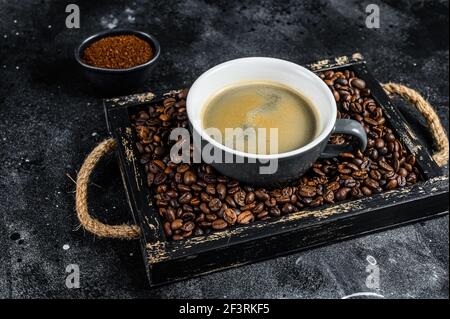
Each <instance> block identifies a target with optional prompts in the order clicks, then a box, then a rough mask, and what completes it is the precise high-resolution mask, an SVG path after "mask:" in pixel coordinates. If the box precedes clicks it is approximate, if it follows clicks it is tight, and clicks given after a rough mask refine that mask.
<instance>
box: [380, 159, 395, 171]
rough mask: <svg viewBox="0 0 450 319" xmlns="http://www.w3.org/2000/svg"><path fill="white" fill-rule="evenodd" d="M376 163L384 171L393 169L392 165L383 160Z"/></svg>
mask: <svg viewBox="0 0 450 319" xmlns="http://www.w3.org/2000/svg"><path fill="white" fill-rule="evenodd" d="M378 165H379V166H380V168H382V169H384V170H386V171H394V169H393V168H392V166H391V165H389V164H388V163H386V162H385V161H379V162H378Z"/></svg>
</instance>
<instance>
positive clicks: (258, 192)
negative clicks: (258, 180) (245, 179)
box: [255, 190, 270, 201]
mask: <svg viewBox="0 0 450 319" xmlns="http://www.w3.org/2000/svg"><path fill="white" fill-rule="evenodd" d="M255 196H256V198H257V199H259V200H261V201H266V200H268V199H269V198H270V196H269V194H267V193H266V192H264V191H262V190H256V191H255Z"/></svg>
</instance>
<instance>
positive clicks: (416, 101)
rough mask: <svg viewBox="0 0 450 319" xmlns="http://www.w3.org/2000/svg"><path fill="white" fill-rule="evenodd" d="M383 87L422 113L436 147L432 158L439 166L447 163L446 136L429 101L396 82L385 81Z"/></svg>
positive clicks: (447, 148)
mask: <svg viewBox="0 0 450 319" xmlns="http://www.w3.org/2000/svg"><path fill="white" fill-rule="evenodd" d="M383 88H384V90H385V91H386V92H387V93H388V94H397V95H399V96H401V97H402V98H403V99H405V100H406V101H408V102H409V103H411V104H412V105H414V106H415V107H416V109H417V110H418V111H419V112H420V113H422V115H423V117H424V118H425V120H426V121H427V123H428V126H429V127H430V131H431V134H432V135H433V139H434V142H435V145H436V148H437V152H436V153H434V154H433V159H434V160H435V162H436V163H437V164H438V165H439V166H444V165H445V164H447V162H448V155H449V154H448V152H449V147H448V138H447V136H446V134H445V130H444V127H443V126H442V124H441V121H440V120H439V117H438V116H437V114H436V112H435V111H434V109H433V107H432V106H431V105H430V103H428V102H427V101H426V100H425V99H424V98H423V97H422V95H420V94H419V93H418V92H417V91H415V90H413V89H410V88H409V87H406V86H404V85H401V84H398V83H386V84H383Z"/></svg>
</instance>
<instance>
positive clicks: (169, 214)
mask: <svg viewBox="0 0 450 319" xmlns="http://www.w3.org/2000/svg"><path fill="white" fill-rule="evenodd" d="M164 217H165V218H166V220H167V221H169V222H173V221H174V220H175V217H176V216H175V209H173V208H172V207H168V208H167V209H166V211H165V212H164Z"/></svg>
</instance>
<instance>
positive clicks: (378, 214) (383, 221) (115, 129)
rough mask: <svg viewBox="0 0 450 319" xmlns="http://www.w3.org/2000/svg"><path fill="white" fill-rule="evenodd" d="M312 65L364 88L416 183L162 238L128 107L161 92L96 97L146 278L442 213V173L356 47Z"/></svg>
mask: <svg viewBox="0 0 450 319" xmlns="http://www.w3.org/2000/svg"><path fill="white" fill-rule="evenodd" d="M307 67H309V68H310V69H311V70H312V71H314V72H320V71H324V70H328V69H332V70H339V69H350V70H353V71H354V72H355V73H356V74H357V75H358V77H360V78H362V79H363V80H364V81H365V82H366V83H367V86H368V87H369V88H370V89H371V92H372V96H373V98H374V99H375V100H376V101H377V103H378V104H379V105H380V106H381V107H382V108H383V110H384V114H385V116H386V119H387V121H388V122H389V123H395V125H392V126H391V128H394V130H395V131H396V132H395V133H396V134H397V136H399V139H400V140H401V141H402V142H403V144H404V145H405V147H407V148H408V150H409V151H410V152H411V153H412V154H414V155H415V156H416V158H417V165H418V167H419V169H420V170H421V172H422V179H423V180H421V181H419V182H418V183H417V184H415V185H413V186H410V187H405V188H401V189H397V190H393V191H389V192H384V193H380V194H376V195H373V196H371V197H368V198H362V199H359V200H352V201H347V202H343V203H338V204H334V205H328V206H325V207H320V208H317V209H304V210H302V211H300V212H297V213H291V214H289V215H286V216H283V217H280V218H273V219H269V220H266V221H259V222H254V223H251V224H249V225H244V226H237V227H231V228H229V229H227V230H224V231H222V232H215V233H212V234H209V235H206V236H199V237H192V238H188V239H186V240H181V241H167V240H166V238H165V235H164V232H163V228H162V224H161V220H160V217H159V214H158V211H157V209H155V208H154V207H153V198H152V195H151V193H150V190H149V188H148V187H147V184H146V175H145V172H144V168H143V165H141V164H140V163H139V161H138V157H137V154H138V152H137V150H136V149H135V142H136V138H135V135H134V132H133V129H132V127H131V122H130V118H129V114H130V112H132V111H133V110H136V108H139V107H140V106H142V105H143V104H145V105H149V104H151V103H155V102H159V101H161V100H162V99H163V98H164V97H167V95H171V94H175V93H176V91H172V92H169V93H166V94H153V93H146V94H137V95H131V96H125V97H119V98H113V99H107V100H104V107H105V113H106V121H107V125H108V129H109V131H110V133H111V135H112V136H113V137H114V138H115V139H116V140H117V141H118V142H119V143H117V144H118V150H117V154H118V158H119V162H120V168H121V174H122V178H123V182H124V186H125V192H126V194H127V198H128V203H129V206H130V210H131V213H132V215H133V218H134V221H135V222H136V224H137V225H139V226H140V227H141V229H142V233H143V236H142V237H141V239H140V241H141V247H142V252H143V257H144V262H145V267H146V269H147V275H148V279H149V282H150V285H151V286H156V285H161V284H165V283H168V282H173V281H177V280H181V279H186V278H191V277H193V276H197V275H201V274H207V273H210V272H214V271H218V270H222V269H226V268H230V267H236V266H239V265H243V264H248V263H252V262H256V261H260V260H264V259H268V258H274V257H277V256H281V255H286V254H289V253H294V252H297V251H300V250H303V249H309V248H312V247H315V246H318V245H324V244H330V243H334V242H337V241H340V240H344V239H347V238H353V237H356V236H359V235H363V234H367V233H371V232H375V231H380V230H383V229H387V228H391V227H395V226H399V225H403V224H406V223H410V222H414V221H418V220H423V219H427V218H431V217H435V216H440V215H443V214H447V213H448V196H449V193H448V175H447V174H446V173H444V172H443V171H442V170H441V169H440V168H439V167H438V166H437V164H436V163H435V162H434V161H433V158H432V157H431V156H430V153H429V152H428V150H427V149H426V148H425V147H424V146H423V145H422V143H421V142H420V141H419V140H418V139H417V137H416V135H415V134H414V132H413V131H412V130H411V128H410V127H409V126H408V124H407V123H406V121H405V119H404V117H403V116H402V115H401V114H400V113H399V112H398V111H397V109H396V108H395V107H394V106H393V105H392V104H391V102H390V100H389V99H388V97H387V96H386V94H385V92H384V91H383V89H382V88H381V86H380V84H379V83H378V82H377V81H376V80H375V79H374V77H373V76H372V75H371V74H370V73H369V71H368V70H367V67H366V63H365V61H364V60H363V58H362V57H361V56H360V55H358V54H357V55H353V56H352V57H339V58H335V59H330V60H323V61H320V62H317V63H313V64H309V65H308V66H307Z"/></svg>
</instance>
